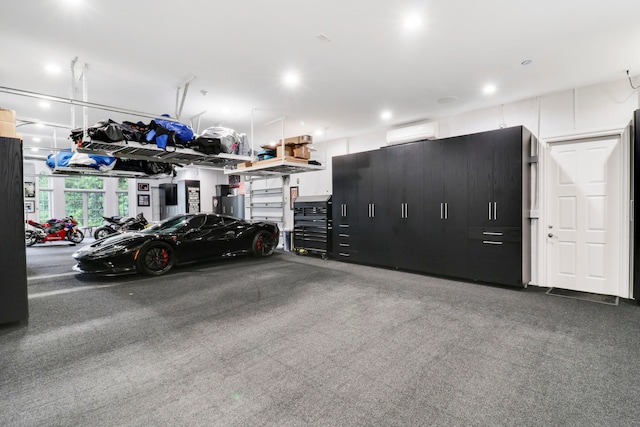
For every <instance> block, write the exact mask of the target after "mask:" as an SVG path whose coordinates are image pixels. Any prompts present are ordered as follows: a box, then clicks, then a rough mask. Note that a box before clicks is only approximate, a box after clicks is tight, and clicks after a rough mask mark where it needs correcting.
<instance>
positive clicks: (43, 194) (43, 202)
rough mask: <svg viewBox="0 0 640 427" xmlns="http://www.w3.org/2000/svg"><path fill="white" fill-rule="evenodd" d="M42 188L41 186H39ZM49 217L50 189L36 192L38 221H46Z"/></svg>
mask: <svg viewBox="0 0 640 427" xmlns="http://www.w3.org/2000/svg"><path fill="white" fill-rule="evenodd" d="M40 188H42V187H40ZM50 218H51V191H48V190H40V191H39V192H38V221H39V222H41V223H42V222H47V221H48V220H49V219H50Z"/></svg>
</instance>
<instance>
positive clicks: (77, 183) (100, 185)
mask: <svg viewBox="0 0 640 427" xmlns="http://www.w3.org/2000/svg"><path fill="white" fill-rule="evenodd" d="M64 186H65V188H69V189H72V188H76V189H78V190H102V189H104V181H103V180H102V178H100V177H99V176H90V175H82V176H73V177H69V178H65V179H64Z"/></svg>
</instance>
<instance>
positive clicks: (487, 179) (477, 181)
mask: <svg viewBox="0 0 640 427" xmlns="http://www.w3.org/2000/svg"><path fill="white" fill-rule="evenodd" d="M492 140H493V138H492V137H491V134H490V132H485V133H480V134H475V135H471V136H470V137H469V139H468V142H467V153H468V175H467V189H468V193H467V200H468V216H467V218H468V222H469V224H470V225H486V226H491V225H493V202H494V200H493V182H494V181H493V168H494V165H493V144H492Z"/></svg>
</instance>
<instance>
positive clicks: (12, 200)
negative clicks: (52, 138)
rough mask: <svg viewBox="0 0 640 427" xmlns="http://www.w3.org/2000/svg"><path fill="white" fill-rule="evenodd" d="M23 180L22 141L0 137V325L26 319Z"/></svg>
mask: <svg viewBox="0 0 640 427" xmlns="http://www.w3.org/2000/svg"><path fill="white" fill-rule="evenodd" d="M23 188H24V180H23V174H22V141H20V140H19V139H16V138H4V137H0V195H2V204H1V205H0V223H1V224H3V226H4V230H3V232H2V245H0V269H1V270H2V280H1V281H0V324H2V323H16V322H24V321H26V320H27V318H28V317H29V311H28V300H27V256H26V251H25V243H24V195H23Z"/></svg>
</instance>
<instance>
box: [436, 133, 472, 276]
mask: <svg viewBox="0 0 640 427" xmlns="http://www.w3.org/2000/svg"><path fill="white" fill-rule="evenodd" d="M468 140H469V138H468V137H467V136H462V137H457V138H452V139H447V140H443V141H441V144H442V157H441V158H442V160H443V161H441V162H440V163H441V170H442V172H441V176H442V178H443V198H442V200H443V203H444V206H443V217H444V220H443V221H442V223H443V225H444V227H443V235H442V238H441V240H440V242H441V252H442V260H441V264H440V266H439V274H443V275H447V276H453V277H466V276H467V196H468V194H467V167H468V165H467V144H468Z"/></svg>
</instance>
